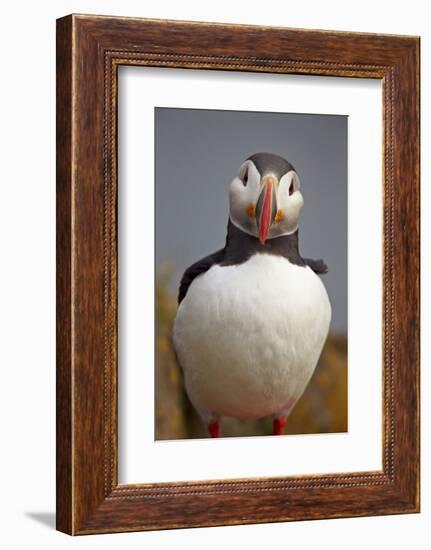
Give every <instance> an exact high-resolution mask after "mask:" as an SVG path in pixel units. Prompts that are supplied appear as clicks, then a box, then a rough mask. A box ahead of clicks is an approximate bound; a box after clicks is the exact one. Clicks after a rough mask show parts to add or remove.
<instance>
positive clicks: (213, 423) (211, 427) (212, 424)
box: [208, 418, 220, 437]
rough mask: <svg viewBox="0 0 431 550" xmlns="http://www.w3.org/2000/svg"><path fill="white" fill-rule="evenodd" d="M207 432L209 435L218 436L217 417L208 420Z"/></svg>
mask: <svg viewBox="0 0 431 550" xmlns="http://www.w3.org/2000/svg"><path fill="white" fill-rule="evenodd" d="M208 433H209V434H210V436H211V437H220V420H219V419H218V418H212V419H211V420H210V421H209V422H208Z"/></svg>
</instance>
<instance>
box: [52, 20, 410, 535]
mask: <svg viewBox="0 0 431 550" xmlns="http://www.w3.org/2000/svg"><path fill="white" fill-rule="evenodd" d="M418 511H419V38H417V37H411V36H392V35H391V36H389V35H377V34H357V33H343V32H335V31H334V32H333V31H315V30H297V29H288V28H271V27H256V26H242V25H224V24H214V23H211V24H210V23H192V22H180V21H158V20H150V19H131V18H117V17H99V16H89V15H70V16H67V17H64V18H62V19H59V20H58V21H57V528H58V529H59V530H60V531H63V532H66V533H69V534H73V535H75V534H91V533H104V532H118V531H139V530H149V529H168V528H175V527H198V526H210V525H228V524H241V523H262V522H274V521H291V520H304V519H318V518H338V517H347V516H365V515H383V514H398V513H414V512H418Z"/></svg>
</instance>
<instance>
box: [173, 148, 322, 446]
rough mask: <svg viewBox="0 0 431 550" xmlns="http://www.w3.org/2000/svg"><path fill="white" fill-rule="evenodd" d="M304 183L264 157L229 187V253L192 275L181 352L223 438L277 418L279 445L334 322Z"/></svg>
mask: <svg viewBox="0 0 431 550" xmlns="http://www.w3.org/2000/svg"><path fill="white" fill-rule="evenodd" d="M303 204H304V199H303V196H302V194H301V185H300V180H299V176H298V174H297V172H296V170H295V168H294V167H293V165H292V164H291V163H290V162H288V161H287V160H285V159H284V158H283V157H281V156H279V155H275V154H272V153H255V154H253V155H251V156H250V157H249V158H247V159H246V160H245V161H244V162H243V163H242V164H241V166H240V168H239V170H238V173H237V175H236V176H235V177H234V179H233V180H232V181H231V183H230V186H229V218H228V224H227V236H226V241H225V245H224V247H223V248H221V249H220V250H217V251H216V252H214V253H212V254H209V255H208V256H205V257H204V258H202V259H201V260H199V261H197V262H196V263H194V264H193V265H191V266H190V267H189V268H188V269H186V271H185V272H184V274H183V276H182V279H181V282H180V286H179V292H178V308H177V312H176V316H175V319H174V324H173V345H174V350H175V353H176V356H177V360H178V363H179V365H180V366H181V368H182V371H183V375H184V386H185V390H186V393H187V395H188V397H189V399H190V401H191V403H192V405H193V406H194V408H195V409H196V411H197V412H198V414H199V416H200V417H201V419H202V420H203V422H205V424H206V425H207V429H208V433H209V436H210V437H220V435H221V430H220V425H221V419H222V418H223V417H234V418H237V419H261V418H264V417H271V418H272V421H273V435H282V434H284V431H285V426H286V423H287V418H288V416H289V414H290V413H291V411H292V409H293V408H294V407H295V405H296V403H297V402H298V400H299V399H300V397H301V396H302V394H303V393H304V390H305V388H306V387H307V385H308V383H309V381H310V379H311V376H312V374H313V372H314V370H315V368H316V365H317V363H318V360H319V357H320V354H321V352H322V349H323V346H324V344H325V341H326V338H327V336H328V331H329V325H330V321H331V304H330V301H329V297H328V294H327V291H326V288H325V286H324V284H323V282H322V280H321V278H320V275H322V274H325V273H327V271H328V269H327V266H326V264H325V262H324V261H323V260H312V259H309V258H303V257H302V256H301V254H300V252H299V239H298V234H299V230H298V224H299V217H300V212H301V209H302V207H303Z"/></svg>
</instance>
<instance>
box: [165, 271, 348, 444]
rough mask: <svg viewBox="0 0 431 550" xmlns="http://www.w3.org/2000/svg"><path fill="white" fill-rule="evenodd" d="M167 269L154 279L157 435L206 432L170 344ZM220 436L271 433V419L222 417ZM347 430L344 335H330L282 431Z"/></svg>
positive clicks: (180, 436)
mask: <svg viewBox="0 0 431 550" xmlns="http://www.w3.org/2000/svg"><path fill="white" fill-rule="evenodd" d="M169 277H170V273H169V270H168V269H167V268H165V269H164V270H162V271H161V272H160V273H159V274H158V277H157V281H156V388H155V391H156V426H155V434H156V439H188V438H202V437H208V435H207V430H206V427H205V426H204V425H203V423H202V421H201V420H200V418H199V417H198V415H197V414H196V412H195V410H194V409H193V406H192V405H191V403H190V401H189V400H188V398H187V395H186V393H185V391H184V387H183V377H182V371H181V368H180V367H179V366H178V364H177V361H176V357H175V352H174V350H173V347H172V325H173V321H174V317H175V312H176V308H177V304H176V296H173V295H172V293H171V292H170V291H169ZM221 429H222V435H223V437H229V436H250V435H270V434H272V420H271V419H270V418H267V419H262V420H247V421H244V420H237V419H234V418H223V420H222V426H221ZM346 431H347V337H346V336H345V335H336V334H330V335H329V337H328V340H327V342H326V345H325V348H324V350H323V352H322V356H321V358H320V361H319V364H318V366H317V368H316V370H315V372H314V375H313V377H312V379H311V381H310V383H309V385H308V387H307V389H306V391H305V393H304V395H303V396H302V397H301V399H300V400H299V402H298V403H297V405H296V407H295V408H294V410H293V411H292V413H291V414H290V416H289V419H288V422H287V427H286V434H311V433H334V432H346Z"/></svg>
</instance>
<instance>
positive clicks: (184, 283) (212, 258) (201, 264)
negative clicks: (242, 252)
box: [178, 248, 225, 304]
mask: <svg viewBox="0 0 431 550" xmlns="http://www.w3.org/2000/svg"><path fill="white" fill-rule="evenodd" d="M224 251H225V249H224V248H221V249H220V250H217V252H214V253H213V254H210V255H209V256H205V258H202V259H201V260H198V261H197V262H195V263H194V264H192V265H191V266H190V267H188V268H187V269H186V270H185V271H184V274H183V276H182V278H181V282H180V289H179V291H178V304H180V303H181V301H182V300H183V298H184V297H185V295H186V294H187V291H188V289H189V286H190V285H191V284H192V282H193V281H194V280H195V279H196V277H197V276H198V275H201V274H202V273H205V271H208V269H209V268H210V267H212V266H213V265H215V264H219V263H220V262H221V261H222V260H223V256H224Z"/></svg>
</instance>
